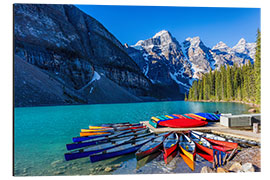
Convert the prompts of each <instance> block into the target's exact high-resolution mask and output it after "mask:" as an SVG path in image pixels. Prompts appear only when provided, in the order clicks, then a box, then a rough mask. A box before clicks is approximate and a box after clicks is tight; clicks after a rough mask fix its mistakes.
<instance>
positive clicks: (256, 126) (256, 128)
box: [253, 123, 259, 133]
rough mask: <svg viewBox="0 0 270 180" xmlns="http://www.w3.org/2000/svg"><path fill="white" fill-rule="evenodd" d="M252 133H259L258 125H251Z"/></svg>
mask: <svg viewBox="0 0 270 180" xmlns="http://www.w3.org/2000/svg"><path fill="white" fill-rule="evenodd" d="M253 132H254V133H259V123H253Z"/></svg>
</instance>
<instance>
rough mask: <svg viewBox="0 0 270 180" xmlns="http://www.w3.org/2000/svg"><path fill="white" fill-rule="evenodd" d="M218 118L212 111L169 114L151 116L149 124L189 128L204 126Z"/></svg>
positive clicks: (156, 126)
mask: <svg viewBox="0 0 270 180" xmlns="http://www.w3.org/2000/svg"><path fill="white" fill-rule="evenodd" d="M219 120H220V115H219V114H214V113H188V114H169V115H161V116H154V117H151V119H150V120H149V124H150V125H151V126H153V127H155V128H158V127H171V128H189V127H200V126H205V125H207V124H208V122H217V121H219Z"/></svg>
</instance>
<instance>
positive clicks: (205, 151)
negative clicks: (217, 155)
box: [189, 131, 214, 162]
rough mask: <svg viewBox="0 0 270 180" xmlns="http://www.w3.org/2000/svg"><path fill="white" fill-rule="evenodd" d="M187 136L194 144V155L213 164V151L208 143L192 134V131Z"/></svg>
mask: <svg viewBox="0 0 270 180" xmlns="http://www.w3.org/2000/svg"><path fill="white" fill-rule="evenodd" d="M189 135H190V138H191V139H192V140H193V141H194V142H195V144H196V153H197V154H198V155H199V156H201V157H203V158H204V159H206V160H207V161H209V162H213V160H214V151H213V147H212V145H211V144H210V142H209V141H207V140H206V139H204V138H203V137H200V136H199V135H197V134H195V133H193V132H192V131H190V133H189Z"/></svg>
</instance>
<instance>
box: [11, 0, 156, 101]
mask: <svg viewBox="0 0 270 180" xmlns="http://www.w3.org/2000/svg"><path fill="white" fill-rule="evenodd" d="M14 53H15V54H16V55H18V56H20V57H21V58H22V59H24V60H25V61H27V62H28V63H30V64H32V65H35V66H37V67H39V68H40V69H42V70H44V71H46V72H47V73H50V74H51V76H52V77H53V78H56V79H58V80H59V81H61V82H62V83H63V84H64V86H67V87H71V88H73V89H74V90H78V91H80V89H82V88H84V87H85V86H86V85H87V84H88V83H89V81H91V80H92V78H93V75H94V71H97V72H98V73H100V74H103V75H104V76H105V77H107V78H109V79H110V80H112V81H113V82H114V83H116V84H118V85H120V87H123V88H125V89H126V90H128V91H130V92H131V93H133V94H134V95H137V96H144V95H148V93H149V91H150V89H151V82H150V81H149V80H148V79H147V78H146V77H145V76H144V74H143V73H142V72H141V70H140V69H139V67H138V65H137V64H136V63H135V62H134V61H133V60H132V59H131V58H130V57H129V56H128V54H127V53H126V52H125V49H124V47H123V46H122V44H121V43H120V42H119V41H118V40H117V39H116V38H115V37H114V36H113V35H112V34H111V33H110V32H109V31H108V30H107V29H105V28H104V27H103V25H102V24H100V23H99V22H98V21H97V20H95V19H94V18H92V17H90V16H89V15H87V14H85V13H83V12H82V11H80V10H79V9H78V8H76V7H75V6H72V5H46V4H15V5H14ZM85 95H86V96H87V94H85Z"/></svg>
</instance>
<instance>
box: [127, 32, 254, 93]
mask: <svg viewBox="0 0 270 180" xmlns="http://www.w3.org/2000/svg"><path fill="white" fill-rule="evenodd" d="M126 51H127V53H128V54H129V56H130V57H131V58H132V59H133V60H134V61H135V62H136V63H137V64H138V65H139V67H140V68H141V70H142V71H143V73H144V74H145V75H146V76H147V77H148V78H149V79H150V80H151V81H152V82H153V83H161V84H167V85H168V84H172V83H177V84H178V85H179V87H180V91H182V92H185V91H186V90H187V89H188V87H189V86H190V85H191V84H192V82H193V80H194V79H200V78H201V77H202V75H203V74H205V73H207V72H209V71H210V69H216V68H217V69H219V68H220V67H221V66H222V65H233V64H237V65H241V64H245V63H248V62H249V61H251V62H252V63H253V61H254V57H255V52H256V43H247V42H246V40H245V39H244V38H242V39H240V40H239V42H238V43H237V44H236V45H235V46H234V47H232V48H231V47H229V46H227V45H226V44H225V43H224V42H222V41H220V42H219V43H217V45H215V46H214V47H213V48H212V49H211V48H209V47H207V46H206V45H205V44H204V43H203V41H202V40H201V39H200V37H193V38H191V37H189V38H187V39H186V40H184V42H182V43H179V42H178V41H177V40H176V39H175V38H174V37H173V36H172V35H171V33H170V32H168V31H166V30H162V31H160V32H158V33H156V34H155V35H154V36H153V37H152V38H149V39H147V40H139V41H138V42H137V43H136V44H135V45H133V46H128V45H126Z"/></svg>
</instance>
